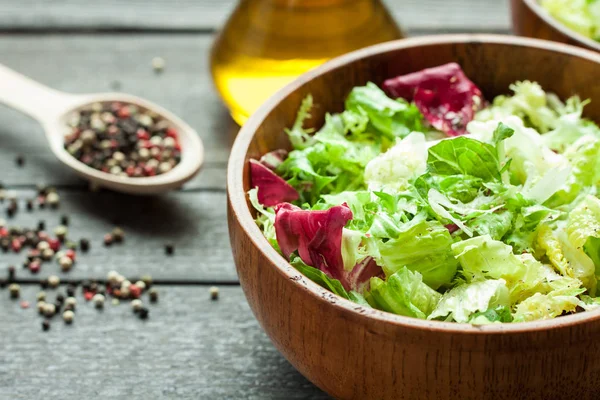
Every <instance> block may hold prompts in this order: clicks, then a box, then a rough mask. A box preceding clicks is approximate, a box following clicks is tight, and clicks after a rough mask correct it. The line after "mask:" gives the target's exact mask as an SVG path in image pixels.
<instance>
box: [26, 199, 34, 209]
mask: <svg viewBox="0 0 600 400" xmlns="http://www.w3.org/2000/svg"><path fill="white" fill-rule="evenodd" d="M26 206H27V211H33V200H31V199H29V200H27V203H26Z"/></svg>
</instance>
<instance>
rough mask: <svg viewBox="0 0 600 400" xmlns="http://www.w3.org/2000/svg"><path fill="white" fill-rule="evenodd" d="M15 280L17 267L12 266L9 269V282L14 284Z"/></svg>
mask: <svg viewBox="0 0 600 400" xmlns="http://www.w3.org/2000/svg"><path fill="white" fill-rule="evenodd" d="M14 280H15V267H14V266H12V265H11V266H10V267H8V282H14Z"/></svg>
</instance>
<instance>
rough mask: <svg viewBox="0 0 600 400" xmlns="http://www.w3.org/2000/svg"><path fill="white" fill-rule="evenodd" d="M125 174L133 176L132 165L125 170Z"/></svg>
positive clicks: (133, 169) (133, 168)
mask: <svg viewBox="0 0 600 400" xmlns="http://www.w3.org/2000/svg"><path fill="white" fill-rule="evenodd" d="M125 173H126V174H127V176H133V175H134V174H135V167H134V166H133V165H130V166H128V167H127V168H125Z"/></svg>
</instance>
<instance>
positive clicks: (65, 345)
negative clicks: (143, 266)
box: [0, 286, 327, 400]
mask: <svg viewBox="0 0 600 400" xmlns="http://www.w3.org/2000/svg"><path fill="white" fill-rule="evenodd" d="M37 290H38V289H37V287H34V286H28V287H24V288H23V289H22V297H23V299H26V300H29V301H31V302H32V303H34V300H35V294H36V292H37ZM158 290H159V293H160V294H161V297H160V300H159V302H158V303H157V304H156V305H150V306H149V309H150V318H149V319H148V320H146V321H141V320H139V319H138V318H137V317H135V315H133V314H132V312H131V310H130V308H129V305H128V304H121V305H118V306H112V305H111V304H110V303H107V304H106V308H105V310H104V311H98V310H96V309H94V307H93V306H92V304H86V303H85V302H84V301H83V299H82V298H81V295H79V298H78V301H79V304H78V306H77V312H76V317H75V322H74V323H73V324H72V325H70V326H67V325H65V324H64V323H63V321H62V320H60V318H59V317H54V320H53V321H52V324H51V329H50V330H49V331H48V332H43V331H42V330H41V321H42V318H41V317H39V316H38V315H37V312H36V310H35V309H34V308H31V309H21V308H20V307H19V303H18V301H14V300H9V298H8V297H9V296H8V293H7V290H6V289H4V290H2V289H0V319H1V320H2V323H1V324H0V337H2V340H0V398H3V399H40V398H44V399H48V400H51V399H60V400H63V399H69V398H78V399H97V398H111V399H113V398H114V399H122V398H134V399H142V398H143V399H171V398H177V399H233V398H235V399H282V398H286V399H325V398H327V396H326V395H325V394H324V393H323V392H321V391H320V390H319V389H317V388H316V387H315V386H313V385H312V384H311V383H310V382H308V381H307V380H306V379H305V378H304V377H302V376H301V375H300V374H299V373H298V372H297V371H296V370H295V369H294V368H293V367H292V366H291V365H290V364H289V363H288V362H287V361H286V360H285V359H284V358H283V357H282V356H281V355H280V354H279V353H278V352H277V350H276V349H275V348H274V347H273V346H272V344H271V343H270V342H269V340H268V338H267V337H266V335H265V334H264V333H263V331H262V330H261V329H260V327H259V325H258V323H257V322H256V320H255V319H254V317H253V316H252V313H251V312H250V309H249V307H248V305H247V303H246V300H245V298H244V296H243V293H242V290H241V288H239V287H227V288H221V295H220V299H219V300H218V301H211V300H210V299H209V295H208V288H207V287H206V286H200V287H197V286H184V287H181V286H180V287H173V286H159V287H158ZM54 296H55V291H48V297H49V298H50V299H54Z"/></svg>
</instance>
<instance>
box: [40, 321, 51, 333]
mask: <svg viewBox="0 0 600 400" xmlns="http://www.w3.org/2000/svg"><path fill="white" fill-rule="evenodd" d="M42 330H43V331H47V330H50V321H49V320H47V319H45V320H44V321H42Z"/></svg>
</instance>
